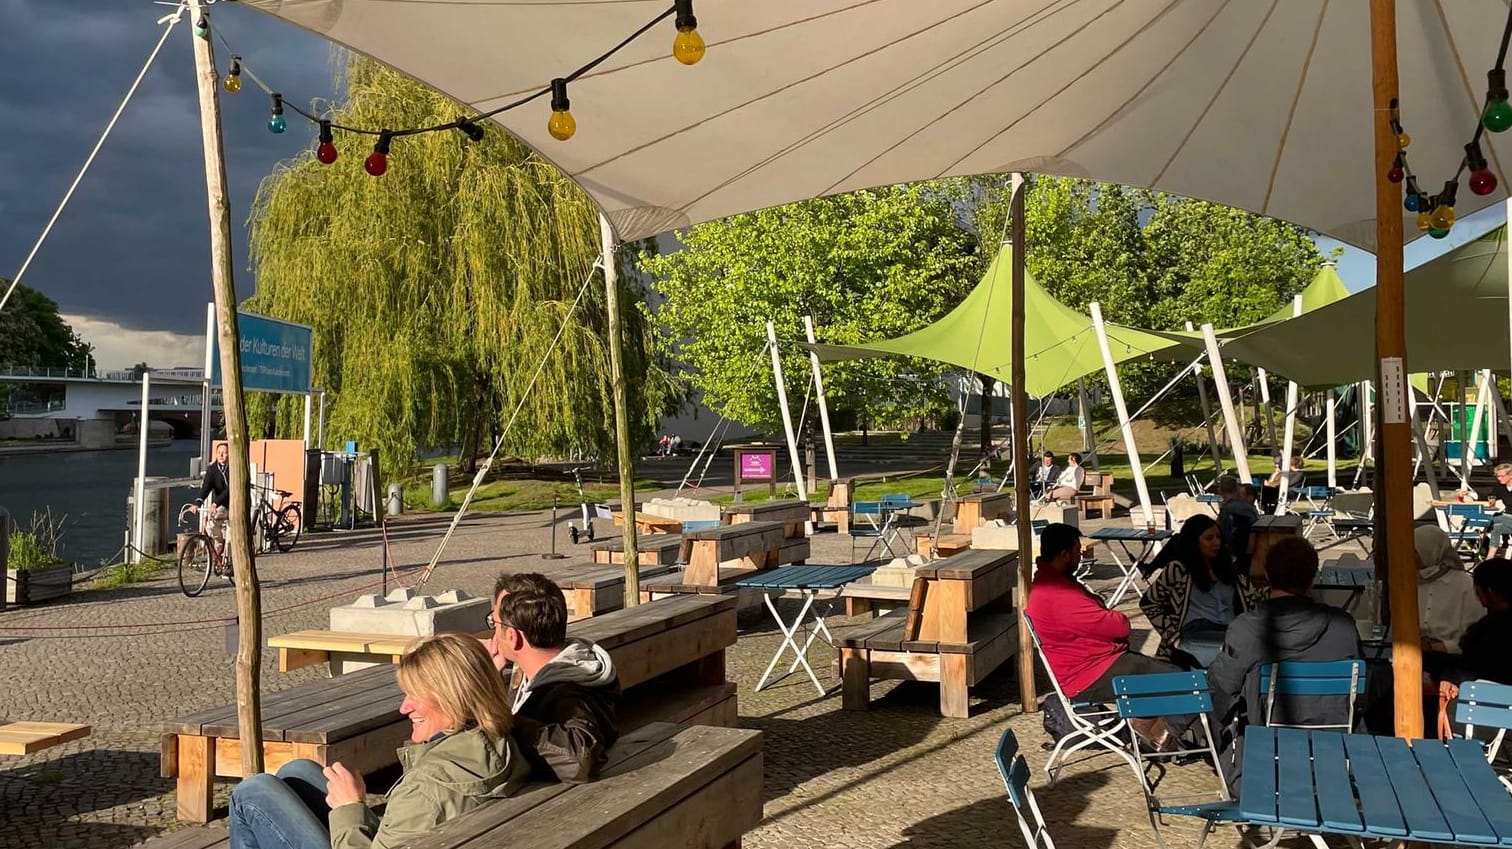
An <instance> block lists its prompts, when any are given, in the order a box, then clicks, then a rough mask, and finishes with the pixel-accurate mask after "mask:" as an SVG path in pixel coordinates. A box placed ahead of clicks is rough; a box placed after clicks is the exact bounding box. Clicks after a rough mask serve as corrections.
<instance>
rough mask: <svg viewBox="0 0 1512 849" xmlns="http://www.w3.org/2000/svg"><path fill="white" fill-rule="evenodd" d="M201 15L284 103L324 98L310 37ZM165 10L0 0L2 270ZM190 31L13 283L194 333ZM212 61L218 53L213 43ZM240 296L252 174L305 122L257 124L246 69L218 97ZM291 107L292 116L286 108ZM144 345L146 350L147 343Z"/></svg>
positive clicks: (317, 46)
mask: <svg viewBox="0 0 1512 849" xmlns="http://www.w3.org/2000/svg"><path fill="white" fill-rule="evenodd" d="M211 8H212V20H213V21H214V23H215V25H216V26H217V28H218V29H219V31H220V33H221V34H222V35H223V36H224V37H225V38H226V39H227V40H228V41H229V42H230V44H231V46H232V47H233V48H234V49H235V50H236V51H237V52H238V53H240V54H242V55H243V57H244V59H245V60H246V62H247V64H248V65H249V66H250V67H253V68H255V69H256V70H257V72H258V74H259V76H261V77H263V78H264V79H265V80H266V81H267V82H268V83H269V84H271V85H275V86H278V87H279V88H281V89H282V91H283V93H285V94H286V95H288V96H289V97H290V99H296V100H297V101H298V102H308V101H309V99H310V98H311V97H317V96H328V95H332V94H335V92H334V91H333V89H332V74H331V61H330V59H331V53H330V48H329V46H328V45H327V43H326V42H324V41H323V40H321V39H319V38H317V37H315V36H312V35H309V34H307V33H305V32H302V31H300V30H298V29H296V28H294V27H292V26H289V25H287V24H284V23H282V22H280V21H276V20H272V19H270V18H267V17H265V16H263V15H260V14H258V13H257V12H254V11H252V10H250V9H246V8H241V7H238V6H236V5H234V4H230V3H218V4H216V5H215V6H213V7H211ZM170 11H171V9H170V8H169V7H166V6H160V5H156V4H154V3H152V2H150V0H0V32H4V33H6V39H5V41H6V45H5V48H4V51H3V59H4V61H0V127H4V128H5V132H4V136H3V139H4V141H3V142H0V151H3V155H4V159H3V163H4V164H3V165H0V276H4V277H11V276H14V275H15V273H16V271H17V270H18V269H19V268H20V266H21V262H22V261H23V260H24V259H25V257H26V253H27V251H28V250H30V248H31V245H32V242H33V241H34V240H35V239H36V238H37V235H38V234H39V233H40V232H41V229H42V227H43V225H45V224H46V223H47V219H48V217H49V216H50V215H51V214H52V211H53V209H54V207H55V206H56V205H57V203H58V201H59V200H60V199H61V198H62V196H63V193H64V192H65V191H66V190H67V188H68V185H69V183H70V182H71V181H72V180H73V177H74V175H75V173H77V171H78V168H79V166H80V165H81V164H82V163H83V161H84V158H85V157H86V156H87V155H88V153H89V150H90V148H91V147H92V146H93V145H94V143H95V140H96V139H97V138H98V137H99V134H100V132H101V131H102V130H103V129H104V127H105V124H106V122H107V121H108V120H109V118H110V115H111V113H112V112H114V110H115V108H116V106H117V105H118V104H119V102H120V99H121V97H122V96H123V95H124V94H125V92H126V89H127V88H128V87H129V86H130V84H131V80H132V79H133V78H134V77H135V76H136V74H137V72H138V71H139V70H140V69H141V66H142V63H143V62H144V61H145V60H146V58H147V55H148V53H149V52H150V51H151V50H152V47H153V45H154V44H156V42H157V39H158V38H159V37H160V36H161V33H162V29H161V28H160V27H159V26H158V25H157V23H156V21H157V19H158V18H159V17H161V16H162V15H164V14H167V13H169V12H170ZM192 37H193V35H192V29H191V26H190V23H189V22H188V21H187V19H186V20H185V21H184V22H182V23H180V24H179V25H178V26H177V27H175V28H174V31H173V34H172V35H171V36H170V37H169V39H168V43H167V44H166V45H164V47H163V50H162V52H161V54H160V55H159V56H158V59H157V62H156V63H155V64H154V65H153V68H152V70H151V71H150V72H149V73H148V75H147V77H146V79H144V80H143V82H142V85H141V87H140V88H139V89H138V90H137V93H136V96H135V97H134V98H133V99H132V102H131V105H130V106H129V107H128V108H127V110H126V113H125V114H124V115H123V116H122V117H121V120H120V121H119V123H117V125H116V128H115V130H114V132H113V133H112V134H111V137H110V139H109V140H108V141H107V142H106V144H105V147H104V148H103V149H102V150H101V152H100V155H99V156H98V158H96V160H95V163H94V166H93V167H92V168H91V169H90V172H89V174H88V175H87V176H86V177H85V178H84V182H83V183H82V184H80V186H79V189H78V190H77V191H76V192H75V194H74V197H73V200H72V201H71V202H70V204H69V207H68V209H67V210H65V211H64V213H63V217H62V218H61V219H59V221H58V224H57V225H56V226H55V227H54V228H53V232H52V235H51V236H50V237H49V239H48V241H47V243H46V244H45V245H44V246H43V248H42V251H41V253H39V254H38V256H37V259H36V260H35V261H34V262H33V263H32V266H31V268H30V269H29V270H28V271H27V273H26V277H25V280H24V282H25V283H26V284H27V285H30V286H33V287H35V288H38V289H40V290H42V291H43V292H45V293H46V294H47V295H48V296H50V297H52V298H53V299H54V300H56V301H57V302H58V304H59V306H60V308H61V309H62V311H63V312H64V313H68V314H73V315H80V316H87V317H89V318H91V319H97V320H100V321H104V322H108V323H113V324H116V325H120V326H121V327H123V328H128V329H135V330H159V331H163V330H166V331H174V332H180V333H190V334H193V333H203V327H204V304H205V302H206V301H207V300H209V298H210V288H209V277H208V269H209V249H208V241H207V240H208V223H207V219H206V201H205V178H204V160H203V154H202V152H201V147H200V126H199V106H198V100H197V98H196V94H195V89H194V76H193V73H194V61H193V57H192V54H191V51H190V39H191V38H192ZM216 52H217V60H218V61H219V62H220V64H221V67H222V69H223V70H224V68H225V67H226V65H227V64H228V63H229V58H230V57H229V55H227V51H226V50H225V49H224V47H223V46H222V45H220V44H219V43H217V44H216ZM221 107H222V110H223V124H224V128H225V147H226V160H227V173H228V179H229V182H230V190H231V203H232V223H233V232H234V235H235V247H234V251H235V262H236V271H237V289H238V294H239V295H241V296H243V297H245V296H246V295H248V294H250V293H251V291H252V285H253V281H252V279H251V276H250V273H249V272H248V271H246V266H247V262H246V259H247V252H246V243H247V239H246V231H245V227H244V223H245V221H246V217H247V210H248V207H249V205H250V203H251V201H252V199H253V197H254V195H255V193H256V190H257V185H258V182H259V181H260V180H261V179H262V178H263V176H265V175H266V174H268V173H269V172H270V171H271V170H272V168H273V165H274V164H275V163H276V162H278V161H279V160H281V159H284V158H287V157H289V156H292V155H294V154H296V153H298V152H299V151H301V150H302V149H303V148H304V147H305V146H307V145H308V144H309V143H310V141H311V138H312V136H313V130H312V129H311V128H310V127H309V126H308V125H307V124H305V123H304V122H302V121H291V122H290V124H289V131H288V132H287V133H284V134H283V135H278V136H275V135H273V134H271V133H269V132H268V130H267V129H266V126H265V125H266V122H267V118H268V98H267V96H266V95H264V94H263V93H262V92H261V91H260V90H258V89H257V88H256V87H255V86H254V85H252V83H251V81H250V80H247V82H246V85H244V86H243V88H242V91H241V93H240V94H237V95H228V94H224V93H223V94H222V96H221ZM291 117H292V116H291ZM149 353H150V352H149Z"/></svg>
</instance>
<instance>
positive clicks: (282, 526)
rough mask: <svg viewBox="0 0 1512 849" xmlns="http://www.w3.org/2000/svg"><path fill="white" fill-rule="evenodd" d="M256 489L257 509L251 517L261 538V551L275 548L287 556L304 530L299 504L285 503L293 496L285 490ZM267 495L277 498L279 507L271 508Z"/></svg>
mask: <svg viewBox="0 0 1512 849" xmlns="http://www.w3.org/2000/svg"><path fill="white" fill-rule="evenodd" d="M256 489H257V492H258V496H257V509H256V512H255V513H253V515H254V516H256V517H257V528H258V531H259V532H260V534H261V537H262V546H261V550H262V551H265V552H266V551H272V550H273V549H275V548H276V549H278V550H279V551H280V552H283V553H285V554H287V553H288V552H289V550H290V549H292V548H293V547H294V545H295V544H296V543H298V542H299V532H300V530H301V529H303V528H304V514H303V512H302V511H301V510H300V506H299V502H298V501H289V502H285V501H284V499H285V498H288V497H289V496H291V495H293V494H294V493H292V492H289V491H287V490H282V489H269V488H267V487H261V486H259V487H256ZM269 493H273V494H275V495H277V496H278V500H279V503H280V505H281V506H278V507H274V506H273V502H272V501H270V500H269V499H268V494H269Z"/></svg>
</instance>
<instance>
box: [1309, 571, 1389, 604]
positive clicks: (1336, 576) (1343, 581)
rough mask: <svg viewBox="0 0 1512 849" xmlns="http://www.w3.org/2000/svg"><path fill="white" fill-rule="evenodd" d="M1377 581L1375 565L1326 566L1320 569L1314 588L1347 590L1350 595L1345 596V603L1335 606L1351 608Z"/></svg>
mask: <svg viewBox="0 0 1512 849" xmlns="http://www.w3.org/2000/svg"><path fill="white" fill-rule="evenodd" d="M1375 582H1376V580H1375V567H1374V566H1369V565H1365V566H1357V567H1349V566H1324V567H1323V568H1322V569H1319V570H1318V578H1317V580H1315V581H1313V590H1314V591H1317V590H1335V591H1342V592H1347V593H1348V594H1349V595H1348V597H1347V598H1345V600H1344V603H1343V604H1337V605H1334V606H1335V607H1340V608H1344V609H1346V610H1351V609H1353V606H1354V603H1355V600H1356V599H1358V598H1359V597H1360V596H1361V595H1363V594H1364V592H1365V591H1366V590H1368V589H1370V588H1371V587H1372V586H1374V585H1375ZM1330 603H1332V602H1330Z"/></svg>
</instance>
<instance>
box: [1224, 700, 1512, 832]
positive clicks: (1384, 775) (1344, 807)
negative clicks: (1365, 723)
mask: <svg viewBox="0 0 1512 849" xmlns="http://www.w3.org/2000/svg"><path fill="white" fill-rule="evenodd" d="M1239 812H1240V814H1241V815H1242V816H1243V817H1244V818H1245V819H1247V820H1249V821H1250V822H1252V823H1255V824H1257V825H1270V826H1277V827H1280V828H1283V829H1287V830H1296V831H1302V832H1308V833H1316V834H1330V833H1332V834H1346V835H1354V836H1363V837H1373V838H1378V839H1385V840H1411V841H1422V842H1431V843H1439V844H1449V845H1458V846H1512V796H1509V795H1508V794H1507V791H1506V790H1505V789H1504V788H1503V787H1502V784H1501V782H1500V781H1499V780H1498V779H1497V777H1496V774H1495V772H1493V771H1492V769H1491V767H1490V765H1489V764H1487V763H1486V757H1485V752H1484V750H1483V749H1482V748H1481V746H1480V744H1479V743H1477V742H1475V741H1470V740H1454V741H1450V742H1449V743H1448V744H1447V745H1446V744H1444V743H1440V742H1438V741H1437V740H1414V741H1412V745H1411V746H1409V745H1408V744H1407V742H1406V741H1404V740H1399V739H1397V738H1394V737H1369V736H1366V735H1363V734H1344V733H1341V732H1337V731H1304V730H1300V729H1291V728H1266V727H1264V726H1251V727H1250V728H1249V729H1248V730H1247V731H1246V732H1245V735H1244V775H1243V778H1242V779H1241V782H1240V787H1239Z"/></svg>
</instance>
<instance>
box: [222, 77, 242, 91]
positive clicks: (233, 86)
mask: <svg viewBox="0 0 1512 849" xmlns="http://www.w3.org/2000/svg"><path fill="white" fill-rule="evenodd" d="M226 91H229V92H231V93H232V94H236V93H237V92H238V91H241V76H240V75H238V74H227V75H226Z"/></svg>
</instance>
